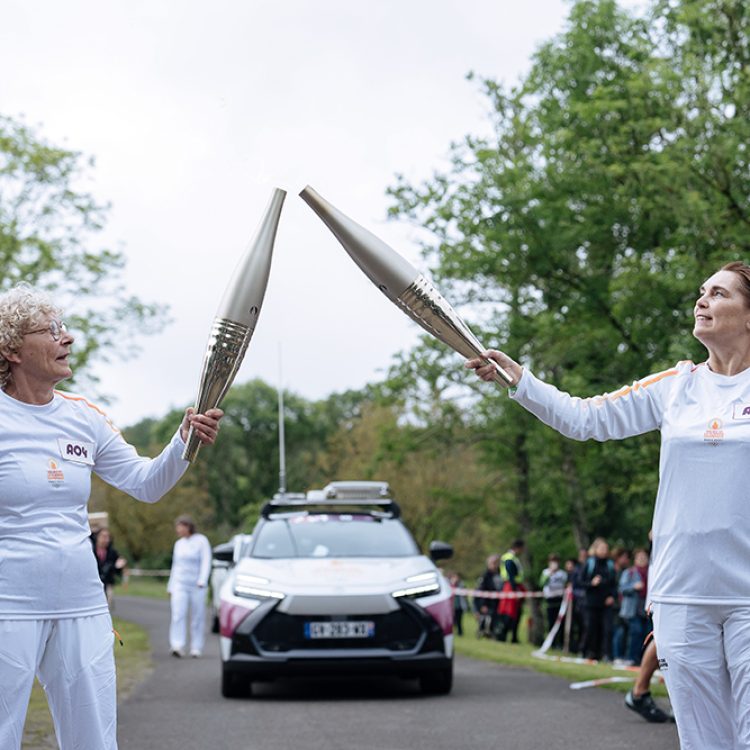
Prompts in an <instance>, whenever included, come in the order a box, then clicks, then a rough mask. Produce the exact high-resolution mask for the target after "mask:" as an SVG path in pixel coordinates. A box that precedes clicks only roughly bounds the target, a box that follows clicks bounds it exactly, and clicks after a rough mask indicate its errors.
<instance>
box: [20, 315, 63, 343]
mask: <svg viewBox="0 0 750 750" xmlns="http://www.w3.org/2000/svg"><path fill="white" fill-rule="evenodd" d="M67 331H68V326H66V325H65V323H63V321H62V320H52V321H50V324H49V325H48V326H46V327H45V328H35V329H34V330H33V331H26V333H24V336H28V335H29V334H30V333H49V334H50V336H52V340H53V341H59V340H60V339H61V338H62V335H63V334H64V333H67Z"/></svg>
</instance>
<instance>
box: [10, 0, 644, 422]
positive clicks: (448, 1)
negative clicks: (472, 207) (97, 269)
mask: <svg viewBox="0 0 750 750" xmlns="http://www.w3.org/2000/svg"><path fill="white" fill-rule="evenodd" d="M630 4H631V3H628V5H630ZM568 8H569V5H568V3H567V2H564V1H563V0H528V1H527V2H510V0H460V1H458V0H379V1H378V2H351V0H348V1H347V2H344V0H317V1H316V2H305V1H304V0H268V1H266V0H262V1H261V0H212V2H210V3H209V2H199V1H198V0H179V1H178V0H172V1H171V2H167V1H166V0H129V1H128V2H117V3H115V2H101V0H97V1H96V2H94V1H92V0H65V2H60V0H38V1H36V2H35V1H34V0H10V2H9V1H8V0H6V2H4V3H3V13H2V24H1V25H0V70H2V75H0V112H2V113H3V114H6V115H10V116H12V117H21V116H22V117H23V119H24V120H25V122H26V123H27V124H31V125H34V126H37V125H39V126H40V132H41V134H42V135H43V136H44V137H46V138H47V139H48V140H50V141H52V142H53V143H56V144H60V145H65V146H67V147H68V148H72V149H75V150H79V151H82V152H83V153H84V154H86V155H91V156H94V157H95V159H96V166H95V168H94V171H93V173H92V174H93V178H94V179H93V181H92V184H91V189H92V190H93V192H94V194H95V196H96V197H97V198H98V199H99V200H100V201H102V202H111V203H112V210H111V212H110V214H109V220H108V222H107V227H106V231H105V233H104V236H103V238H102V240H103V242H105V243H108V244H109V245H111V246H116V247H119V248H121V249H122V250H123V251H124V252H125V254H126V256H127V259H128V267H127V270H126V277H125V280H126V283H127V287H128V290H129V292H131V293H133V294H136V295H138V296H139V297H140V298H142V299H143V300H146V301H158V302H162V303H166V304H168V305H169V307H170V314H171V318H172V323H171V324H170V325H169V327H168V328H167V329H166V330H165V331H164V332H163V333H162V334H160V335H157V336H151V337H148V338H144V339H143V340H142V344H143V350H142V353H141V354H140V355H139V356H138V357H137V358H135V359H131V360H129V361H127V362H124V363H123V362H118V361H115V362H113V363H112V364H110V365H107V366H101V367H99V368H98V370H97V372H98V374H99V375H100V376H101V378H102V390H104V391H105V392H107V393H109V394H111V395H113V396H115V400H114V401H113V402H112V403H111V404H110V406H109V407H108V411H109V413H110V415H111V416H112V417H113V418H114V419H115V421H116V422H117V423H118V424H119V425H121V426H127V425H130V424H133V423H134V422H136V421H138V420H139V419H141V418H143V417H145V416H157V417H158V416H162V415H163V414H164V413H165V412H166V411H167V410H168V409H169V408H172V407H182V406H185V405H186V404H188V403H191V402H192V401H193V399H194V397H195V390H196V387H197V380H198V376H199V373H200V368H201V364H202V358H203V353H204V351H205V345H206V339H207V335H208V330H209V327H210V324H211V321H212V320H213V317H214V313H215V312H216V307H217V305H218V303H219V300H220V298H221V295H222V292H223V290H224V287H225V285H226V283H227V282H228V280H229V277H230V275H231V273H232V270H233V268H234V266H235V264H236V263H237V260H238V259H239V257H240V255H241V254H242V252H243V250H244V248H245V246H246V244H247V242H248V240H249V239H250V237H251V236H252V234H253V232H254V230H255V228H256V225H257V223H258V221H259V219H260V216H261V214H262V212H263V210H264V208H265V206H266V203H267V201H268V199H269V197H270V194H271V190H272V188H274V187H281V188H283V189H285V190H287V191H288V195H287V199H286V203H285V206H284V209H283V211H282V216H281V224H280V227H279V233H278V235H277V240H276V246H275V251H274V260H273V266H272V269H271V278H270V282H269V286H268V290H267V293H266V298H265V303H264V305H263V309H262V311H261V314H260V319H259V322H258V325H257V328H256V330H255V335H254V337H253V339H252V341H251V343H250V348H249V350H248V354H247V356H246V358H245V362H244V364H243V366H242V369H241V370H240V372H239V375H238V377H237V381H236V382H242V381H245V380H248V379H250V378H253V377H261V378H263V379H264V380H266V381H268V382H270V383H272V384H274V385H276V384H277V383H278V379H279V377H278V372H279V364H278V362H279V356H278V351H279V345H280V344H281V351H282V360H283V385H284V387H285V388H289V389H291V390H293V391H295V392H297V393H299V394H301V395H303V396H305V397H307V398H313V399H315V398H321V397H324V396H326V395H327V394H329V393H331V392H333V391H341V390H344V389H347V388H358V387H361V386H362V385H364V384H365V383H367V382H371V381H373V380H375V379H377V378H379V377H381V376H382V374H383V371H384V370H385V368H387V367H388V365H389V362H390V361H391V357H392V355H393V354H394V353H396V352H398V351H400V350H403V349H406V348H409V347H410V346H411V345H412V344H413V343H415V342H416V340H417V338H418V335H419V332H420V331H421V329H419V328H418V327H417V326H416V325H415V324H414V323H412V322H411V321H410V320H409V319H408V318H406V317H405V316H404V315H403V314H402V313H401V312H399V311H398V310H397V309H396V308H395V307H394V306H392V305H391V304H390V303H389V302H388V301H387V300H386V298H385V297H384V296H383V295H382V294H381V293H380V292H379V291H378V290H377V289H375V287H374V286H372V284H371V283H370V282H369V281H368V280H367V278H366V277H365V276H364V275H363V274H362V273H361V272H360V271H359V269H358V268H357V267H356V266H355V265H354V263H353V262H352V261H351V260H350V258H349V257H348V256H347V255H346V253H345V252H344V251H343V249H342V248H341V246H340V245H339V244H338V242H337V241H336V240H335V238H334V237H333V235H332V234H331V233H330V232H329V231H328V229H327V228H326V227H325V226H324V225H323V224H322V222H321V221H320V220H319V219H318V218H317V217H316V216H315V215H314V214H313V213H312V211H311V210H310V209H309V208H308V207H307V206H306V205H305V204H304V203H303V202H302V201H301V199H300V198H298V197H297V194H298V193H299V191H300V190H301V189H302V188H303V187H304V186H305V185H306V184H310V185H312V186H313V187H314V188H315V189H316V190H318V192H320V193H321V194H322V195H323V196H324V197H326V198H327V199H328V200H330V201H331V202H332V203H333V204H334V205H335V206H337V207H338V208H339V209H341V210H342V211H344V212H345V213H347V214H348V215H349V216H351V217H352V218H353V219H355V220H356V221H358V222H359V223H360V224H363V225H364V226H366V227H367V228H369V229H370V230H371V231H374V232H375V233H376V234H378V235H379V236H380V237H381V238H383V239H384V240H385V241H386V242H388V243H389V244H391V245H392V246H393V247H394V248H396V249H397V250H398V251H399V252H401V253H402V254H404V255H405V256H406V257H407V258H409V259H410V260H411V261H412V262H413V263H414V264H415V265H417V266H423V265H424V264H423V263H422V262H421V261H420V259H419V254H418V250H417V248H416V244H415V241H414V240H415V230H414V229H413V228H411V227H409V226H407V225H406V224H399V223H398V222H393V221H386V219H385V216H386V210H387V206H388V200H387V198H386V196H385V190H386V188H387V187H388V186H389V185H392V184H394V181H395V180H394V175H395V174H396V173H403V174H405V175H406V176H407V178H409V179H410V180H413V181H420V180H422V179H425V178H427V177H429V176H430V174H431V173H432V172H433V170H435V169H436V168H440V167H441V166H445V164H446V157H447V154H448V150H449V145H450V143H451V141H455V140H459V139H460V138H462V137H463V136H464V135H465V134H467V133H475V134H481V133H484V132H486V131H487V128H488V124H487V102H486V100H485V99H484V97H483V96H482V95H481V94H480V93H479V91H478V86H477V84H476V82H470V81H467V80H466V78H465V77H466V74H467V73H468V72H469V71H475V72H476V73H478V74H479V75H481V76H488V77H492V78H495V79H497V80H501V81H504V82H506V83H513V82H515V81H517V80H518V78H519V76H521V75H522V74H523V73H524V72H525V71H527V70H528V68H529V64H530V57H531V55H532V53H533V51H534V50H535V49H536V47H537V46H538V44H539V43H540V42H541V41H543V40H545V39H548V38H549V37H551V36H552V35H554V34H556V33H558V32H559V31H560V30H561V29H562V27H563V24H564V20H565V17H566V14H567V11H568ZM491 343H492V342H487V344H488V345H489V344H491Z"/></svg>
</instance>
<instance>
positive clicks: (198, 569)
mask: <svg viewBox="0 0 750 750" xmlns="http://www.w3.org/2000/svg"><path fill="white" fill-rule="evenodd" d="M210 574H211V544H210V543H209V541H208V539H206V537H205V536H203V534H191V535H190V536H184V537H181V538H180V539H178V540H177V541H176V542H175V543H174V551H173V553H172V569H171V570H170V572H169V581H168V582H167V591H169V593H170V594H172V593H174V592H175V591H177V589H193V588H195V587H196V586H206V585H207V584H208V576H209V575H210Z"/></svg>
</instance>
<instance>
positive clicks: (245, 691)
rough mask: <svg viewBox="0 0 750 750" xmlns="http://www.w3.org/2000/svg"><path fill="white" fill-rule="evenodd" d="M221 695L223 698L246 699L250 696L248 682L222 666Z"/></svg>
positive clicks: (250, 690)
mask: <svg viewBox="0 0 750 750" xmlns="http://www.w3.org/2000/svg"><path fill="white" fill-rule="evenodd" d="M221 694H222V695H223V696H224V697H225V698H247V697H250V695H252V685H251V683H250V681H249V680H248V679H247V678H245V677H244V676H243V675H241V674H237V672H233V671H231V670H229V669H227V668H226V666H224V665H222V667H221Z"/></svg>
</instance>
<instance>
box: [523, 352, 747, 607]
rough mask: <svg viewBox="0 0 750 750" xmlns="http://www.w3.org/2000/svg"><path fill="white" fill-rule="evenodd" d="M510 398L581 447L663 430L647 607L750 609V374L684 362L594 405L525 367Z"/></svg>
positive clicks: (598, 398) (593, 399)
mask: <svg viewBox="0 0 750 750" xmlns="http://www.w3.org/2000/svg"><path fill="white" fill-rule="evenodd" d="M511 398H514V399H515V400H516V401H518V402H519V403H520V404H521V405H522V406H524V407H525V408H526V409H528V410H529V411H530V412H531V413H532V414H535V415H536V416H537V417H538V418H539V419H541V420H542V421H543V422H544V423H545V424H548V425H550V426H551V427H553V428H554V429H556V430H557V431H558V432H561V433H562V434H563V435H566V436H568V437H571V438H574V439H576V440H587V439H590V438H593V439H595V440H608V439H620V438H625V437H629V436H631V435H639V434H642V433H645V432H648V431H650V430H660V431H661V456H660V460H659V489H658V492H657V496H656V506H655V509H654V521H653V556H652V560H651V569H650V574H649V600H650V601H655V602H673V603H680V604H686V603H703V604H744V605H748V604H750V482H748V480H747V478H746V477H745V472H746V471H747V467H748V466H749V465H750V370H745V371H744V372H741V373H739V374H737V375H733V376H725V375H718V374H716V373H714V372H711V370H710V369H709V368H708V367H707V366H706V365H705V364H703V365H694V364H693V363H692V362H679V363H678V364H677V365H676V366H675V367H674V368H672V369H670V370H665V371H664V372H660V373H656V374H654V375H650V376H649V377H646V378H644V379H643V380H639V381H637V382H635V383H634V384H633V385H632V386H627V387H625V388H622V389H621V390H619V391H616V392H615V393H611V394H605V395H603V396H598V397H596V398H588V399H580V398H574V397H571V396H570V395H568V394H567V393H562V392H561V391H558V390H557V389H556V388H554V387H553V386H550V385H547V384H545V383H543V382H541V381H540V380H538V379H537V378H536V377H534V375H533V374H532V373H530V372H528V371H527V370H526V371H524V373H523V376H522V377H521V380H520V382H519V384H518V388H517V390H516V391H515V393H511Z"/></svg>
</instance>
